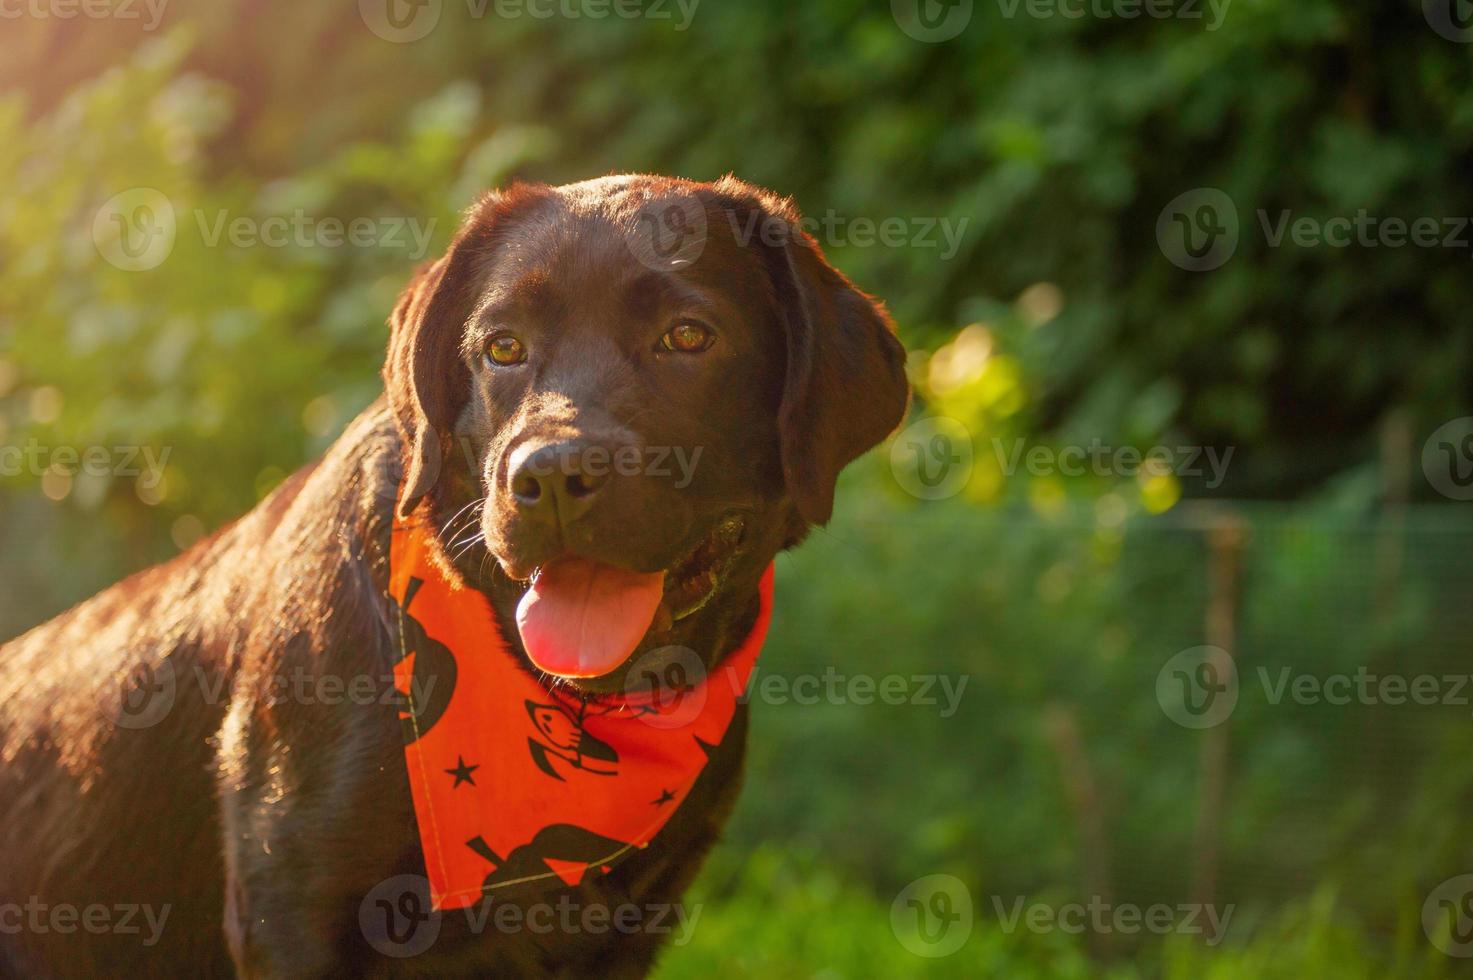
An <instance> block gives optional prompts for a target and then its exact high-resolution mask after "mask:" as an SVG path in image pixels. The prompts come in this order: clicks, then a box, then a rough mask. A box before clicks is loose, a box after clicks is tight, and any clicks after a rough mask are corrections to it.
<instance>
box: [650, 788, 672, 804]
mask: <svg viewBox="0 0 1473 980" xmlns="http://www.w3.org/2000/svg"><path fill="white" fill-rule="evenodd" d="M673 799H675V794H674V793H672V792H670V791H669V790H668V789H664V790H661V791H660V798H659V799H658V800H651V801H650V806H664V805H665V804H666V803H669V802H670V801H671V800H673Z"/></svg>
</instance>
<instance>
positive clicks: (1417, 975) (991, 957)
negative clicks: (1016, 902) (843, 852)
mask: <svg viewBox="0 0 1473 980" xmlns="http://www.w3.org/2000/svg"><path fill="white" fill-rule="evenodd" d="M1033 900H1034V899H1031V898H1030V900H1029V901H1030V902H1032V901H1033ZM890 901H891V896H879V895H875V894H874V893H872V892H871V891H869V890H868V889H866V888H864V887H861V886H858V885H855V884H852V883H849V882H846V881H844V880H842V879H841V878H840V876H839V875H838V874H837V873H835V872H834V871H832V870H830V869H828V868H826V867H824V866H823V864H822V863H821V862H817V861H814V860H811V859H806V858H801V857H794V856H792V855H788V854H783V853H780V852H778V851H777V850H774V849H767V850H761V851H759V852H757V853H756V854H754V855H751V856H750V859H749V860H747V861H746V862H745V864H744V865H738V864H737V863H736V858H735V856H734V855H733V854H732V853H731V850H730V849H728V848H723V849H722V850H721V851H719V852H718V853H717V855H716V856H715V858H714V860H713V864H712V867H710V868H709V869H708V870H707V872H706V873H704V874H703V875H702V877H701V879H700V881H699V882H698V883H697V886H696V888H695V889H694V890H693V891H692V893H691V894H690V895H689V896H687V899H686V905H687V910H688V911H687V915H688V917H689V916H696V918H695V921H694V924H693V925H692V926H691V928H690V929H689V931H688V933H687V934H686V935H684V936H682V937H680V938H681V939H683V940H684V942H682V943H680V944H672V945H671V946H669V947H668V948H667V949H666V951H665V953H664V956H663V958H662V960H661V962H660V965H659V968H658V970H657V971H656V974H655V976H656V977H657V978H658V980H686V978H690V980H696V978H700V980H706V978H712V977H718V978H727V977H731V978H738V977H754V978H755V977H760V978H763V980H766V978H771V977H784V978H790V977H811V978H824V980H844V978H866V977H886V978H893V980H904V978H912V977H916V978H932V977H968V978H972V977H1004V978H1010V980H1022V978H1044V980H1072V978H1101V980H1304V978H1313V977H1326V978H1331V977H1333V978H1335V980H1436V978H1440V977H1451V976H1454V975H1457V970H1458V968H1459V966H1461V965H1462V964H1461V962H1460V961H1457V960H1454V959H1451V958H1449V957H1447V956H1444V955H1443V954H1442V953H1441V952H1439V951H1438V950H1437V949H1435V948H1434V947H1433V946H1432V945H1431V944H1430V943H1429V942H1427V940H1426V937H1425V936H1423V935H1422V932H1421V926H1420V923H1419V922H1418V921H1417V919H1416V918H1415V915H1410V914H1409V915H1408V916H1407V917H1406V918H1405V920H1404V921H1403V922H1402V924H1401V926H1400V927H1399V928H1398V930H1397V932H1396V934H1394V935H1390V936H1384V935H1374V934H1372V933H1371V931H1370V930H1369V929H1368V928H1367V927H1366V926H1365V924H1363V923H1361V922H1359V921H1356V920H1355V919H1354V918H1353V917H1352V916H1351V914H1350V913H1348V912H1347V911H1346V909H1345V908H1344V907H1343V906H1342V905H1341V904H1340V903H1337V901H1336V899H1335V896H1334V894H1333V893H1332V892H1330V891H1328V890H1322V891H1321V892H1319V893H1318V894H1317V895H1316V896H1315V897H1313V898H1312V899H1309V900H1307V901H1304V902H1300V903H1296V904H1293V905H1290V906H1288V907H1287V908H1285V909H1284V910H1282V911H1280V912H1278V913H1275V914H1273V915H1272V916H1271V917H1270V918H1267V919H1263V920H1259V921H1249V920H1248V913H1246V912H1245V913H1242V914H1243V916H1244V917H1243V918H1240V919H1239V920H1238V921H1237V922H1235V923H1234V928H1233V930H1232V931H1231V932H1230V938H1229V940H1228V941H1226V942H1224V943H1223V944H1221V945H1219V946H1216V947H1210V946H1207V945H1205V944H1204V943H1203V942H1201V941H1200V940H1199V939H1197V938H1187V937H1183V936H1171V937H1169V938H1167V939H1146V940H1143V941H1139V942H1132V941H1130V940H1132V939H1133V937H1125V936H1105V937H1100V936H1098V935H1096V936H1089V935H1069V934H1067V933H1065V932H1063V931H1061V930H1058V929H1054V930H1052V931H1048V932H1037V933H1035V932H1032V931H1029V930H1028V929H1027V928H1026V927H1023V926H1022V925H1019V927H1018V928H1017V929H1015V930H1013V931H1011V932H1009V931H1006V930H1005V929H1004V928H1003V927H1002V924H1001V923H1000V922H999V920H998V917H997V916H996V914H995V912H994V910H993V906H992V904H991V902H990V901H989V900H988V899H986V898H983V897H982V896H978V895H976V894H975V892H974V917H973V923H972V930H971V934H970V936H969V937H968V939H967V941H966V943H965V944H964V945H963V946H962V947H961V948H960V949H959V950H958V951H956V952H955V953H953V954H951V955H949V956H945V957H940V958H926V957H922V956H918V955H916V954H914V953H912V952H910V951H908V950H907V949H906V948H905V947H904V946H902V945H901V943H900V941H899V940H898V939H897V938H896V936H895V934H894V932H892V930H891V927H890ZM1413 911H1414V910H1413ZM1092 942H1093V943H1095V944H1099V943H1101V942H1103V943H1106V944H1110V943H1114V944H1116V945H1115V948H1114V949H1113V951H1112V952H1109V953H1100V952H1098V951H1092V950H1091V949H1090V948H1089V947H1090V945H1091V943H1092Z"/></svg>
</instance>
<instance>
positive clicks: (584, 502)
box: [510, 440, 609, 524]
mask: <svg viewBox="0 0 1473 980" xmlns="http://www.w3.org/2000/svg"><path fill="white" fill-rule="evenodd" d="M608 455H609V451H608V449H607V448H606V447H604V446H602V445H601V444H599V443H593V442H588V441H583V440H569V441H565V442H557V443H550V444H543V445H538V446H527V447H524V450H523V451H520V452H518V453H517V454H516V455H515V457H514V458H513V460H512V465H511V467H510V481H511V496H512V499H513V500H514V501H516V505H517V508H518V509H519V510H521V511H522V512H523V513H525V514H526V515H527V516H529V517H535V518H539V519H541V520H544V521H547V522H549V523H553V522H556V523H560V524H571V523H572V522H573V521H575V520H577V519H578V518H579V517H581V516H582V515H583V514H584V513H585V512H587V510H588V508H589V507H590V506H591V505H592V503H593V499H594V497H595V496H597V494H598V492H599V490H601V489H602V488H603V487H604V485H605V484H606V483H607V482H608V479H609V471H608V467H607V466H604V465H601V464H600V462H599V461H600V460H607V458H608Z"/></svg>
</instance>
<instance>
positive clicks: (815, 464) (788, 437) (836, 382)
mask: <svg viewBox="0 0 1473 980" xmlns="http://www.w3.org/2000/svg"><path fill="white" fill-rule="evenodd" d="M787 219H788V224H789V227H790V228H791V229H792V230H791V234H790V236H789V238H788V241H787V243H786V244H785V245H784V246H783V247H782V248H780V249H776V250H775V253H776V254H775V256H774V259H775V262H776V265H777V269H776V273H777V274H776V277H775V278H776V280H777V295H778V303H779V305H780V306H781V307H782V310H783V316H784V319H785V321H786V323H785V325H786V331H787V376H786V378H785V380H784V383H783V400H782V408H781V409H780V410H779V413H778V433H779V436H780V438H781V441H782V465H783V476H784V479H785V480H786V482H787V487H788V494H789V496H790V497H792V499H793V502H794V503H795V504H796V505H797V507H798V512H799V513H800V514H801V515H802V517H803V518H804V520H806V521H808V522H809V523H810V524H825V523H827V522H828V519H829V517H830V515H831V514H832V513H833V509H834V484H835V482H836V481H837V480H838V478H839V471H840V470H842V469H843V468H844V467H845V466H847V465H848V464H849V463H850V462H851V461H853V460H854V459H855V458H856V457H858V456H859V455H860V454H861V453H863V452H865V451H866V450H867V449H869V448H871V447H872V446H875V445H877V444H878V443H879V442H880V441H881V440H883V439H884V438H885V437H886V436H887V435H889V434H890V433H891V432H892V431H893V430H894V429H895V427H896V426H897V425H899V424H900V420H901V419H903V418H904V417H905V411H906V408H907V406H908V404H909V401H910V386H909V384H908V383H907V382H906V379H905V348H904V347H902V346H901V345H900V341H898V340H897V339H896V338H895V327H894V324H893V323H892V322H891V320H890V317H889V314H888V313H886V311H885V308H884V306H883V305H882V304H881V303H880V302H879V301H877V300H875V299H874V298H873V297H871V296H868V295H866V294H865V293H863V292H861V291H860V290H859V289H858V288H856V287H855V286H854V284H853V283H851V282H850V281H849V280H848V279H847V278H846V277H845V276H844V274H843V273H841V272H839V271H838V270H837V269H835V268H834V267H833V266H831V265H829V263H828V261H827V260H826V259H825V258H824V256H823V253H822V252H821V251H820V250H819V247H818V243H817V242H815V241H814V240H813V238H812V237H810V236H809V235H808V234H807V233H806V232H804V231H801V230H799V229H798V228H797V226H796V223H795V222H794V221H793V220H792V217H791V215H789V216H787Z"/></svg>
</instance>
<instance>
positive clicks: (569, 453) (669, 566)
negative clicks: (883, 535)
mask: <svg viewBox="0 0 1473 980" xmlns="http://www.w3.org/2000/svg"><path fill="white" fill-rule="evenodd" d="M798 220H799V219H798V216H797V214H796V213H795V212H794V211H793V210H792V208H791V206H790V205H788V204H787V203H786V202H784V201H781V200H779V199H777V198H776V197H774V196H773V195H771V194H768V193H766V192H763V191H760V190H757V189H755V188H752V187H750V186H748V185H745V184H743V183H741V182H739V181H736V180H734V179H731V178H727V179H725V180H722V181H720V182H718V183H715V184H696V183H691V182H688V181H682V180H675V179H671V178H664V177H649V176H624V177H608V178H603V179H600V180H593V181H588V182H584V183H579V184H571V185H568V186H564V187H556V188H554V187H547V186H541V185H535V186H532V185H517V186H514V187H512V188H511V189H509V190H507V191H505V192H500V193H493V194H490V195H488V196H487V197H486V198H484V199H483V200H482V201H480V202H479V203H478V204H477V205H476V206H475V207H473V208H472V209H471V211H470V212H469V214H468V216H467V218H466V220H465V223H464V224H463V225H462V227H461V228H460V230H459V232H458V234H457V235H456V237H455V239H454V241H453V242H452V243H451V245H450V248H449V249H448V251H447V252H446V253H445V255H444V256H443V257H442V258H440V259H439V260H438V261H436V262H434V263H433V264H431V265H429V266H427V267H426V268H424V269H423V270H421V271H420V273H419V274H418V275H417V276H416V278H415V279H414V280H413V281H412V282H411V283H410V284H409V286H408V287H407V288H406V289H405V291H404V293H403V295H402V296H401V298H400V301H399V303H398V304H397V307H396V309H395V311H394V315H393V317H392V337H391V341H390V349H389V357H388V361H387V364H386V366H385V369H384V375H385V380H386V382H387V388H388V394H389V399H390V402H391V405H392V407H393V410H394V413H395V415H396V417H397V419H398V422H399V425H400V428H401V430H402V434H403V437H404V444H405V453H406V458H405V479H404V484H403V489H402V496H401V499H400V501H399V509H400V512H401V513H402V514H409V513H411V512H413V511H415V510H417V509H420V508H427V513H428V514H429V515H430V516H431V518H432V519H434V520H436V521H437V525H438V526H439V527H440V528H441V529H442V531H444V532H445V535H444V537H445V538H447V539H451V540H446V542H445V543H446V544H447V545H448V546H450V547H451V548H452V551H453V549H454V540H453V539H459V540H466V541H472V542H477V543H484V546H485V548H486V549H487V551H488V552H489V554H490V556H491V557H494V559H495V561H496V562H497V563H498V564H499V567H500V569H501V571H503V572H504V573H505V575H506V576H507V577H508V578H509V579H510V580H512V581H513V582H518V583H523V584H522V585H520V586H519V588H521V589H524V590H525V595H524V596H522V598H521V599H520V601H519V605H518V607H517V613H516V619H517V623H518V627H519V632H520V636H521V640H522V645H523V646H524V647H525V649H526V653H527V655H528V656H529V658H530V659H531V661H532V662H533V663H534V664H536V665H537V666H538V667H540V668H542V669H543V670H546V671H547V672H549V673H552V674H557V675H560V676H564V677H572V678H582V679H584V684H585V686H589V687H592V688H595V689H596V688H597V687H598V686H599V685H598V683H597V682H595V681H592V680H590V679H593V678H603V679H608V678H611V677H614V676H616V675H617V672H618V668H620V667H621V665H624V664H625V663H626V662H627V661H628V660H629V659H630V656H631V654H633V653H634V652H636V651H637V650H640V649H643V648H649V647H652V646H655V645H660V646H664V645H678V644H682V643H685V641H687V640H691V639H693V638H694V637H695V636H696V635H697V633H698V632H699V628H700V625H701V623H702V621H703V620H705V619H708V618H709V617H710V616H711V615H713V614H712V613H710V612H708V610H709V609H710V608H711V607H719V606H721V605H722V603H721V602H720V601H719V600H721V599H722V598H723V597H725V596H731V597H737V596H740V595H743V594H745V595H747V596H750V595H751V594H752V591H751V590H752V589H754V588H755V584H756V580H757V577H758V576H760V574H761V572H762V570H763V569H764V568H765V567H766V565H767V564H768V562H770V561H771V559H772V557H773V555H775V554H776V552H777V551H778V550H780V549H781V548H783V547H786V546H788V545H790V544H792V543H793V542H795V541H796V540H798V539H799V538H801V537H802V534H803V533H804V532H805V531H806V529H807V528H808V527H809V526H811V525H813V524H822V523H824V522H826V521H827V520H828V518H829V516H830V513H831V511H832V509H833V497H834V485H835V481H836V479H837V477H838V475H839V471H840V470H841V469H842V468H843V467H844V466H845V465H846V464H848V463H849V462H850V461H851V460H853V459H854V458H855V457H857V456H858V455H859V454H860V453H862V452H864V451H865V450H866V449H868V448H870V447H871V446H873V445H875V444H876V443H878V442H879V441H880V440H881V439H883V438H884V437H885V435H886V434H887V433H888V432H889V431H890V430H891V429H893V428H894V427H895V425H896V424H897V423H898V422H899V421H900V419H901V417H902V416H903V414H904V412H905V407H906V401H907V397H908V389H907V386H906V383H905V377H904V360H905V354H904V351H903V349H902V348H901V346H900V344H899V343H898V342H897V341H896V339H895V337H894V334H893V331H892V329H891V325H890V323H889V320H888V318H887V317H886V315H885V313H884V311H883V309H882V307H880V306H879V305H878V304H877V303H876V302H875V301H874V300H872V299H871V298H870V297H868V296H866V295H865V294H863V293H861V292H860V291H859V290H857V289H856V288H855V287H854V286H853V285H851V284H850V282H849V281H848V280H847V279H846V278H844V276H843V275H841V274H840V273H838V272H837V271H835V270H834V269H833V268H832V267H831V266H830V265H829V264H828V263H827V262H826V261H825V259H824V257H823V254H822V253H821V252H820V250H819V248H818V246H817V244H816V243H815V242H814V241H813V240H812V239H811V238H810V237H809V236H808V235H807V234H805V233H804V232H802V231H801V230H800V229H799V227H798ZM473 505H479V507H476V506H473ZM457 511H461V512H462V513H463V516H462V517H461V518H460V519H458V520H455V519H452V518H454V517H455V515H456V513H457ZM475 514H478V515H479V529H478V530H479V534H480V535H483V536H484V537H478V536H477V529H476V527H475V523H474V519H473V518H472V517H471V515H475ZM467 530H469V531H470V532H471V533H469V534H467V533H463V532H466V531H467ZM713 600H717V601H713ZM707 625H709V624H707ZM688 645H692V646H694V645H695V644H694V643H690V644H688Z"/></svg>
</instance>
